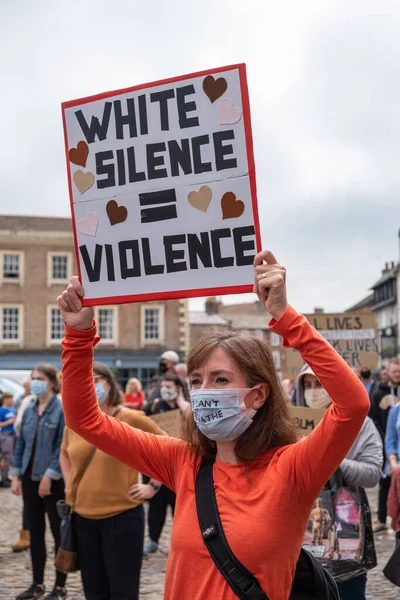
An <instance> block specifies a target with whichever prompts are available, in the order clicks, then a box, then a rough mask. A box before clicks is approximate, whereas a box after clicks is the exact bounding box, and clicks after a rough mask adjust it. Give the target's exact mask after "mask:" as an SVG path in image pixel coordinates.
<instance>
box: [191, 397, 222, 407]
mask: <svg viewBox="0 0 400 600" xmlns="http://www.w3.org/2000/svg"><path fill="white" fill-rule="evenodd" d="M218 404H219V400H196V398H193V400H192V406H193V408H216V407H217V406H218Z"/></svg>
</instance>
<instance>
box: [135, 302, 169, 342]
mask: <svg viewBox="0 0 400 600" xmlns="http://www.w3.org/2000/svg"><path fill="white" fill-rule="evenodd" d="M146 310H158V313H159V337H158V338H154V339H151V340H148V339H146V337H145V325H146ZM164 340H165V306H164V304H147V303H146V304H141V305H140V342H141V345H142V347H143V346H163V345H164Z"/></svg>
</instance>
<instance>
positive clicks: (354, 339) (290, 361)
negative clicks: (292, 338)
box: [282, 312, 378, 379]
mask: <svg viewBox="0 0 400 600" xmlns="http://www.w3.org/2000/svg"><path fill="white" fill-rule="evenodd" d="M305 317H306V318H307V319H308V321H309V322H310V323H311V325H313V326H314V327H315V328H316V329H317V330H318V331H319V332H320V333H321V335H323V336H324V337H325V338H326V339H327V340H328V342H329V343H330V344H331V345H332V346H333V347H334V348H335V350H336V351H337V352H338V354H340V356H341V357H342V358H343V359H344V360H345V361H346V362H347V364H348V365H349V366H350V367H361V366H363V367H368V368H370V369H376V368H377V366H378V343H377V332H376V316H375V314H374V313H369V312H365V313H363V312H360V313H313V314H307V315H305ZM282 354H283V356H284V360H283V361H282V362H283V363H284V364H283V368H282V371H283V375H284V377H288V378H289V379H292V378H293V377H295V376H296V375H297V374H298V373H299V371H300V370H301V367H302V366H303V359H302V358H301V356H300V354H299V353H298V352H296V351H295V350H292V349H291V348H282Z"/></svg>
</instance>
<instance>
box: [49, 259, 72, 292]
mask: <svg viewBox="0 0 400 600" xmlns="http://www.w3.org/2000/svg"><path fill="white" fill-rule="evenodd" d="M70 277H71V254H70V253H68V252H51V253H49V254H48V284H49V285H52V284H64V283H68V281H69V279H70Z"/></svg>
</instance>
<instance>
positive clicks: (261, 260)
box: [0, 252, 400, 600]
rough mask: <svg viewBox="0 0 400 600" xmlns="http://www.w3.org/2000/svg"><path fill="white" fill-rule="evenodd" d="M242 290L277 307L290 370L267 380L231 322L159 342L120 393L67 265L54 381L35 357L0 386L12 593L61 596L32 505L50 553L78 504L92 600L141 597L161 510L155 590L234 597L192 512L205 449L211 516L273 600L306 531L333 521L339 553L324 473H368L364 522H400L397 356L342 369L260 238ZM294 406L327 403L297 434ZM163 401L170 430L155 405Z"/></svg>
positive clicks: (327, 532)
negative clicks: (17, 379)
mask: <svg viewBox="0 0 400 600" xmlns="http://www.w3.org/2000/svg"><path fill="white" fill-rule="evenodd" d="M255 292H256V294H257V296H258V298H259V300H260V301H261V302H262V303H263V304H264V305H265V307H266V309H267V310H268V312H269V313H270V314H271V315H272V317H273V319H272V321H271V323H270V324H269V326H270V328H271V329H272V330H273V331H274V332H275V333H277V334H279V335H281V336H282V337H283V338H284V339H285V343H286V344H287V345H290V346H291V347H293V348H295V349H297V350H298V351H299V352H300V353H301V355H302V357H303V359H304V367H303V369H302V371H301V372H300V374H299V376H298V378H297V379H296V381H295V382H289V381H286V382H282V383H281V382H280V381H279V378H278V374H277V372H276V369H275V367H274V363H273V360H272V355H271V351H270V349H269V347H268V345H267V344H266V343H265V342H264V341H262V340H260V339H258V338H256V337H250V336H248V337H245V336H240V335H238V334H236V333H235V332H229V333H224V334H215V335H214V334H213V335H209V336H208V337H205V338H204V339H203V340H202V341H201V342H199V344H197V346H196V347H195V348H193V349H192V351H191V353H190V355H189V357H188V365H187V367H186V365H185V364H184V363H181V362H180V357H179V355H178V354H177V353H176V352H175V351H173V350H168V351H166V352H164V353H163V354H162V355H161V357H160V368H159V374H158V375H156V376H154V377H153V379H152V380H151V382H150V383H149V386H148V389H145V390H144V389H143V388H142V384H141V382H140V381H139V380H138V379H136V378H132V379H129V381H128V382H127V383H126V387H125V391H124V392H123V391H122V389H121V387H120V385H119V384H118V382H117V380H116V378H115V374H114V373H113V372H112V371H111V370H110V369H109V368H108V367H107V366H106V365H104V364H101V363H98V362H96V361H94V360H93V345H94V339H95V335H96V326H95V324H94V321H93V311H92V309H91V308H84V307H82V304H81V298H82V296H83V294H84V291H83V289H82V287H81V285H80V283H79V281H78V280H77V279H76V278H73V280H72V283H71V285H70V286H69V287H68V288H67V290H66V291H65V292H64V293H63V295H62V296H60V298H59V299H58V302H59V308H60V310H61V312H62V314H63V316H64V319H65V323H66V330H65V338H64V342H63V347H64V351H63V371H62V379H61V375H60V373H59V372H58V371H57V369H55V368H54V367H52V366H51V365H47V364H40V365H37V366H36V367H35V368H34V369H33V370H32V374H31V377H30V379H29V381H27V382H26V384H25V393H24V395H23V396H22V397H20V398H17V399H14V398H13V396H12V395H11V394H8V393H4V394H3V396H2V405H1V407H0V453H1V457H2V468H1V482H0V486H1V487H3V488H7V487H10V488H11V492H12V493H13V494H15V495H17V496H22V501H23V509H22V513H21V521H22V529H21V532H20V537H19V539H18V540H17V541H16V542H15V544H14V545H13V547H12V548H13V550H14V551H15V552H19V551H23V550H28V549H30V554H31V564H32V583H31V585H30V586H28V588H27V589H26V590H25V591H23V592H22V593H20V594H18V595H17V596H16V600H29V599H31V598H33V599H35V598H44V599H48V600H57V599H61V598H66V597H67V574H66V573H65V572H64V571H63V570H57V569H55V581H54V585H53V587H52V589H51V591H49V592H48V591H46V587H45V581H44V575H45V564H46V560H47V549H46V543H45V517H46V515H47V517H48V520H49V523H50V528H51V533H52V536H53V539H54V552H55V553H56V554H57V551H58V549H59V547H60V542H61V534H60V525H61V517H60V514H61V511H60V507H61V506H63V505H64V506H67V507H69V508H68V510H70V511H72V513H73V523H74V532H75V537H76V550H77V555H78V560H79V568H80V571H81V577H82V585H83V590H84V594H85V597H86V598H87V600H116V599H118V600H135V599H136V598H138V597H139V581H140V571H141V566H142V559H143V556H144V555H145V556H148V555H150V554H152V553H155V552H157V550H158V545H159V539H160V536H161V532H162V529H163V526H164V523H165V519H166V514H167V510H168V507H170V509H171V512H172V515H174V528H173V535H172V539H171V550H170V556H169V561H168V568H167V574H166V584H165V597H166V598H167V600H177V599H178V598H183V597H185V598H191V599H193V600H205V599H206V598H216V599H218V598H235V597H237V595H235V593H234V590H235V585H236V583H235V582H232V581H231V579H230V575H229V574H226V573H225V572H224V571H223V569H222V570H221V568H220V566H219V565H218V561H217V560H216V558H215V557H213V556H211V555H210V554H209V553H208V551H207V548H208V546H207V547H206V546H205V545H204V541H203V539H202V536H201V532H200V529H199V524H198V517H197V514H196V501H197V485H198V480H197V477H198V472H199V471H201V469H202V468H203V466H204V465H206V464H209V463H210V461H211V464H212V470H213V478H214V484H213V489H214V490H215V499H216V505H217V510H218V512H219V514H220V517H221V523H222V524H220V525H219V527H221V528H222V526H223V529H224V532H225V536H226V539H227V540H228V543H229V545H230V548H231V552H232V553H233V554H234V555H235V556H236V557H238V559H240V563H243V564H244V565H245V566H246V568H247V570H248V571H249V572H250V573H251V575H252V577H253V579H252V580H251V581H252V584H253V585H254V586H255V587H256V588H257V589H261V590H263V592H264V593H265V594H267V596H268V598H269V599H270V600H287V599H289V596H290V590H291V587H292V580H293V573H294V571H295V568H296V563H297V559H298V555H299V551H300V548H301V546H302V545H303V544H304V536H305V535H306V533H307V530H308V531H309V532H310V533H309V539H310V540H311V542H310V547H312V546H314V547H316V546H320V547H321V545H322V542H323V539H324V537H326V536H328V537H329V540H330V541H329V543H330V552H331V554H332V556H333V555H334V553H335V552H336V559H337V560H339V559H341V558H342V556H341V551H340V544H339V542H340V539H339V538H340V533H339V529H340V527H341V526H344V525H345V524H346V522H345V519H343V521H342V522H341V523H339V519H337V520H335V518H333V519H332V516H331V515H330V514H329V511H327V509H326V508H323V503H322V496H321V490H323V489H325V488H326V485H327V482H329V481H331V478H332V477H333V475H334V474H337V473H340V477H341V482H342V483H341V484H340V485H341V488H340V489H345V488H348V489H349V490H350V489H351V490H361V491H362V490H363V489H364V488H372V487H375V486H376V485H378V484H379V508H378V514H377V516H376V519H375V520H374V522H373V524H372V527H373V530H374V532H375V533H377V532H380V531H384V530H385V529H386V528H387V517H388V516H389V517H390V518H391V526H392V527H393V529H394V530H397V529H399V528H400V359H399V358H393V359H391V360H390V361H389V363H388V365H387V366H386V367H385V369H384V370H383V371H382V372H380V373H379V376H378V377H375V378H373V377H372V375H373V374H372V372H371V370H370V369H368V368H366V367H363V368H361V369H358V370H357V369H353V370H352V369H350V368H349V367H348V366H347V365H346V364H345V363H344V361H342V359H341V358H340V357H339V355H338V354H337V353H336V351H335V350H333V348H332V347H331V346H330V345H329V343H328V342H327V341H326V340H324V339H323V338H322V337H321V336H320V335H319V334H318V333H317V332H316V331H315V330H314V329H313V328H312V327H311V326H310V325H309V323H308V322H307V320H306V319H305V318H304V317H302V316H300V315H298V314H297V313H296V312H295V311H294V309H293V308H291V307H290V306H289V305H288V304H287V300H286V285H285V270H284V268H283V267H281V265H279V264H278V262H277V261H276V259H275V257H274V256H273V255H272V253H270V252H264V253H261V254H260V255H258V256H257V257H256V260H255ZM77 390H79V394H77ZM290 405H295V406H303V407H308V408H311V409H324V410H325V411H326V412H325V416H324V418H323V419H322V421H321V423H320V424H319V426H318V427H316V428H315V429H314V430H313V431H312V432H311V433H310V434H309V435H308V436H307V437H305V438H303V439H302V440H301V441H297V434H296V431H295V428H294V425H293V423H292V421H291V418H290V412H289V406H290ZM174 410H176V411H180V413H181V420H182V436H181V439H179V440H178V439H175V438H169V437H168V436H167V435H166V433H165V432H164V431H163V430H162V429H160V428H159V427H158V425H157V423H156V422H155V420H153V419H152V418H151V417H152V416H154V415H159V414H162V413H166V412H169V411H174ZM10 477H11V479H10ZM360 493H361V492H360ZM145 501H147V502H148V511H147V519H148V531H149V539H148V540H147V541H145V539H144V533H145V511H144V508H143V503H144V502H145ZM347 502H348V501H347ZM348 503H349V502H348ZM288 514H290V521H291V522H292V523H293V528H292V533H291V535H290V536H289V537H288V536H287V537H286V538H285V541H283V540H282V533H281V532H282V527H281V525H282V522H281V515H288ZM349 523H350V521H349ZM367 526H368V523H367ZM338 527H339V529H338ZM359 529H360V526H359V525H358V529H357V527H356V528H355V530H357V536H359V537H361V534H360V533H359ZM260 532H262V535H259V534H260ZM203 533H204V532H203ZM188 534H189V535H188ZM207 535H208V534H207ZM250 539H251V542H250ZM372 549H373V541H372ZM358 558H360V557H358ZM367 562H368V561H366V562H365V564H364V563H363V564H364V566H363V567H362V568H360V569H359V570H358V571H357V572H355V571H351V573H350V571H349V574H348V575H346V576H343V575H342V576H340V577H337V578H336V579H337V586H338V594H339V595H338V596H337V598H340V600H365V597H366V596H365V594H366V582H367V571H368V569H369V568H371V565H374V564H376V563H373V559H371V561H370V562H369V563H368V564H369V566H366V565H367ZM214 563H215V564H214ZM240 563H239V564H240ZM240 566H241V565H240ZM199 573H201V574H202V576H201V577H199ZM257 586H258V587H257ZM232 594H233V595H232ZM304 597H305V598H307V597H310V598H311V597H312V596H304ZM332 597H333V596H332ZM327 598H328V596H327ZM329 598H331V596H329Z"/></svg>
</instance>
